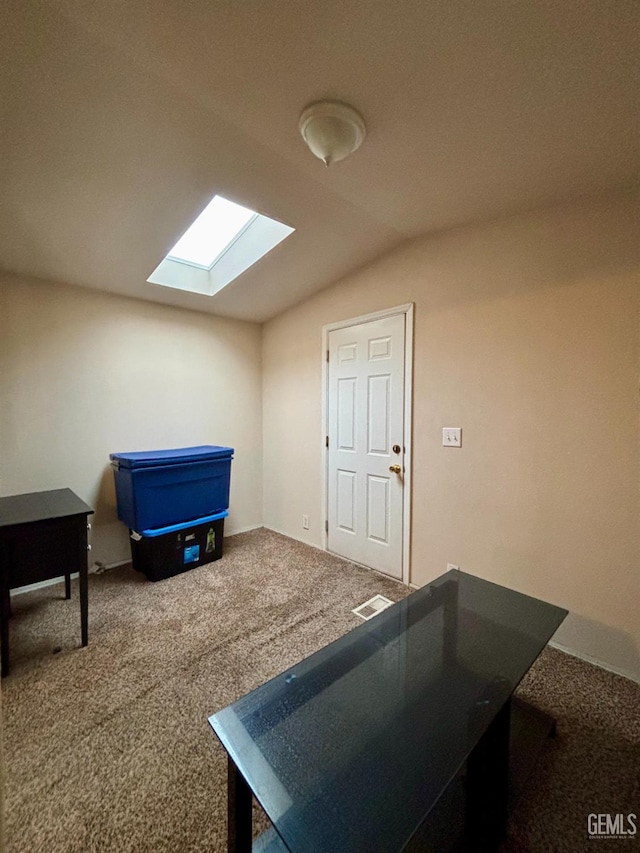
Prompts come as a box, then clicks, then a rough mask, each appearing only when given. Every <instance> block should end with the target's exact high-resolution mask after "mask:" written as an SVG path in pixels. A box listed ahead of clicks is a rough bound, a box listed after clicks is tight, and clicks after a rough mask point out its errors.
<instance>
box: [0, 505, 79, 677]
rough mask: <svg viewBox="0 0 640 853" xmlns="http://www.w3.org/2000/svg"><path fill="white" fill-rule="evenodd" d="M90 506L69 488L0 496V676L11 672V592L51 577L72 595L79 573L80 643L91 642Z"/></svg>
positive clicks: (67, 594) (67, 595) (69, 595)
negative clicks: (73, 581) (59, 579)
mask: <svg viewBox="0 0 640 853" xmlns="http://www.w3.org/2000/svg"><path fill="white" fill-rule="evenodd" d="M92 514H93V510H92V509H91V507H90V506H87V504H86V503H84V501H82V500H80V498H79V497H78V496H77V495H76V494H74V493H73V492H72V491H71V489H55V490H53V491H49V492H32V493H30V494H26V495H12V496H10V497H6V498H0V626H1V639H2V676H3V677H4V676H5V675H8V673H9V617H10V615H11V599H10V590H11V589H14V588H15V587H18V586H26V585H27V584H32V583H38V582H39V581H43V580H50V579H51V578H57V577H62V576H63V575H64V578H65V595H66V597H67V598H71V574H72V572H79V574H80V624H81V634H82V645H83V646H86V645H87V644H88V642H89V621H88V593H87V527H88V524H87V519H88V516H89V515H92Z"/></svg>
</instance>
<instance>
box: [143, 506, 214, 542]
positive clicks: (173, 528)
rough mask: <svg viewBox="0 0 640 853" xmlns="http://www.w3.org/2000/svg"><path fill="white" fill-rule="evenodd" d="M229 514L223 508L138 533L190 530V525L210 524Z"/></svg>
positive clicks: (149, 536)
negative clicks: (178, 522)
mask: <svg viewBox="0 0 640 853" xmlns="http://www.w3.org/2000/svg"><path fill="white" fill-rule="evenodd" d="M228 515H229V510H228V509H223V510H222V512H216V513H214V514H213V515H205V516H203V517H202V518H192V519H191V520H190V521H183V522H181V523H180V524H170V525H169V526H168V527H152V528H150V529H149V530H142V531H141V532H140V533H139V534H137V535H138V536H145V537H147V538H152V537H154V536H164V535H165V534H166V533H176V532H177V531H178V530H188V529H189V528H190V527H197V526H198V525H199V524H208V523H209V522H210V521H219V520H220V519H221V518H226V517H227V516H228ZM134 532H135V531H134Z"/></svg>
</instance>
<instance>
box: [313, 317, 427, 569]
mask: <svg viewBox="0 0 640 853" xmlns="http://www.w3.org/2000/svg"><path fill="white" fill-rule="evenodd" d="M413 309H414V303H413V302H408V303H406V304H405V305H397V306H396V307H395V308H386V309H384V310H382V311H374V312H373V313H372V314H362V315H361V316H360V317H351V318H349V319H347V320H339V321H338V322H336V323H328V324H327V325H326V326H323V327H322V417H321V422H322V437H321V442H322V444H321V447H322V478H321V482H322V508H323V511H324V522H323V524H322V550H323V551H328V550H329V549H328V547H327V546H328V541H329V535H328V531H327V519H328V518H329V489H328V479H329V448H328V447H327V446H326V440H325V439H326V436H327V435H328V434H329V406H328V397H329V369H328V366H327V365H328V360H327V358H328V351H329V332H335V331H336V330H337V329H344V328H347V327H348V326H359V325H361V324H362V323H370V322H371V321H373V320H384V319H385V318H387V317H394V316H396V315H398V314H404V315H405V324H404V433H403V437H402V444H403V447H404V459H403V462H404V494H403V501H402V583H404V584H407V585H408V584H409V582H410V578H411V565H410V561H411V467H412V466H411V460H412V447H411V425H412V404H413ZM345 559H346V558H345ZM367 568H371V567H370V566H367ZM373 571H376V570H375V569H373ZM385 577H386V575H385Z"/></svg>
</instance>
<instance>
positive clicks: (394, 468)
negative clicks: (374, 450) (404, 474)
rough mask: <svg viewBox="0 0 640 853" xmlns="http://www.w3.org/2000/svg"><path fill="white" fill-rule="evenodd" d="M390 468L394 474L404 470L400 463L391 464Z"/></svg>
mask: <svg viewBox="0 0 640 853" xmlns="http://www.w3.org/2000/svg"><path fill="white" fill-rule="evenodd" d="M389 470H390V471H391V473H392V474H399V473H400V471H402V468H401V467H400V465H389Z"/></svg>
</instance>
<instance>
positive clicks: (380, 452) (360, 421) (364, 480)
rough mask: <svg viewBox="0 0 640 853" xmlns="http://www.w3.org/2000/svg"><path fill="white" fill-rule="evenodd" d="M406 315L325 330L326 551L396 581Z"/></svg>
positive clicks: (399, 564)
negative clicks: (326, 383)
mask: <svg viewBox="0 0 640 853" xmlns="http://www.w3.org/2000/svg"><path fill="white" fill-rule="evenodd" d="M404 339H405V315H404V314H396V315H393V316H391V317H385V318H384V319H380V320H373V321H371V322H368V323H360V324H358V325H354V326H349V327H348V328H344V329H337V330H335V331H331V332H329V335H328V342H329V347H328V348H329V365H328V380H329V381H328V399H327V411H328V430H329V431H328V438H329V442H328V447H329V451H328V474H327V476H328V483H327V499H328V530H327V547H328V549H329V550H330V551H333V552H334V553H336V554H339V555H340V556H342V557H347V558H348V559H350V560H354V561H355V562H358V563H363V564H364V565H365V566H369V567H371V568H372V569H378V570H379V571H381V572H385V573H386V574H388V575H391V576H392V577H394V578H400V579H401V578H402V550H403V549H402V544H403V543H402V536H403V491H404V476H403V473H404V470H403V461H404V447H403V441H404V393H405V389H404V375H405V363H404V362H405V354H404V353H405V345H404Z"/></svg>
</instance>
